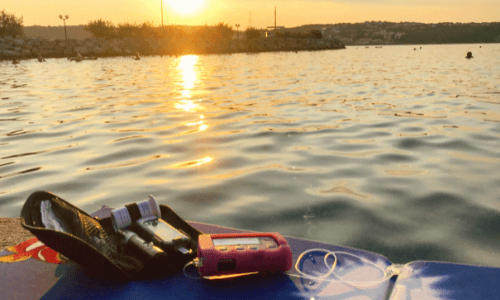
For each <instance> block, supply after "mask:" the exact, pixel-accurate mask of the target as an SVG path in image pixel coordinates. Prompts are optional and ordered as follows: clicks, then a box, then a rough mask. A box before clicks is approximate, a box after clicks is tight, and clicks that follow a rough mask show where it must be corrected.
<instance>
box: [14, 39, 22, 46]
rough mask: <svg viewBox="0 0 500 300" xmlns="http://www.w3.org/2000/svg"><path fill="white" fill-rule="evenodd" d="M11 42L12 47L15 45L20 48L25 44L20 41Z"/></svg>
mask: <svg viewBox="0 0 500 300" xmlns="http://www.w3.org/2000/svg"><path fill="white" fill-rule="evenodd" d="M13 42H14V45H16V46H18V47H22V46H23V45H24V44H25V42H24V40H22V39H14V40H13Z"/></svg>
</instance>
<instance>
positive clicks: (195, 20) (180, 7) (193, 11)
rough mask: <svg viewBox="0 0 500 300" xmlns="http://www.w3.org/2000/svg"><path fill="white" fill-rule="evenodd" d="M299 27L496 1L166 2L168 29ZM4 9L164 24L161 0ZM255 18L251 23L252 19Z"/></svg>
mask: <svg viewBox="0 0 500 300" xmlns="http://www.w3.org/2000/svg"><path fill="white" fill-rule="evenodd" d="M275 6H276V7H277V23H278V24H277V25H281V26H285V27H295V26H300V25H305V24H335V23H357V22H364V21H389V22H400V21H410V22H422V23H439V22H464V23H469V22H499V21H500V5H499V1H498V0H441V1H438V0H411V1H410V0H384V1H382V0H330V1H327V0H323V1H322V0H299V1H291V0H267V1H266V0H239V1H236V0H218V1H217V0H163V22H164V24H165V25H169V24H182V25H205V24H207V25H216V24H217V23H219V22H224V23H227V24H229V25H230V26H233V28H234V25H235V24H237V23H238V24H240V25H241V27H240V30H245V29H246V28H247V27H248V26H249V25H251V26H253V27H257V28H265V27H267V26H271V25H274V7H275ZM0 10H5V11H6V12H7V13H10V14H14V15H15V16H16V17H23V21H24V25H25V26H31V25H42V26H47V25H50V26H58V25H62V23H63V22H62V21H61V20H60V19H59V15H61V14H62V15H69V19H68V20H67V21H66V24H67V25H81V24H87V23H88V22H89V21H92V20H96V19H104V20H106V21H111V22H113V23H114V24H115V25H117V24H119V23H125V22H128V23H138V24H139V23H143V22H145V21H148V22H151V23H153V24H154V25H160V24H161V21H162V19H161V2H160V0H150V1H148V0H140V1H139V0H105V1H104V0H86V1H67V0H19V1H3V4H2V5H0ZM250 15H251V18H250Z"/></svg>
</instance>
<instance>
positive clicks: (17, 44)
mask: <svg viewBox="0 0 500 300" xmlns="http://www.w3.org/2000/svg"><path fill="white" fill-rule="evenodd" d="M343 48H345V46H344V45H343V44H342V43H340V42H339V41H337V40H331V39H315V38H293V37H271V38H257V39H251V40H227V41H214V40H199V41H196V42H193V41H190V42H186V41H183V40H176V39H175V38H173V39H170V40H163V39H159V40H156V39H152V38H145V39H138V38H114V39H110V40H106V39H90V38H88V39H84V40H73V39H69V40H48V39H42V38H27V37H21V36H17V37H16V38H13V37H11V36H5V37H3V38H0V59H14V58H35V57H37V56H38V54H40V55H42V57H44V58H53V57H70V56H75V55H76V54H77V53H80V54H81V55H82V56H101V57H102V56H122V55H131V54H133V53H135V52H139V53H140V54H141V55H151V54H153V55H155V54H165V55H178V54H179V55H180V54H212V53H214V54H217V53H240V52H272V51H304V50H307V51H308V50H325V49H343Z"/></svg>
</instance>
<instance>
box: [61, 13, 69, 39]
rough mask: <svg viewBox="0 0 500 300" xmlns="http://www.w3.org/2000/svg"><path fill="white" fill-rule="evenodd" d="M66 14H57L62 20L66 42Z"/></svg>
mask: <svg viewBox="0 0 500 300" xmlns="http://www.w3.org/2000/svg"><path fill="white" fill-rule="evenodd" d="M68 18H69V17H68V15H65V16H64V17H63V15H59V19H61V20H63V23H64V37H65V38H66V43H68V34H67V33H66V20H67V19H68Z"/></svg>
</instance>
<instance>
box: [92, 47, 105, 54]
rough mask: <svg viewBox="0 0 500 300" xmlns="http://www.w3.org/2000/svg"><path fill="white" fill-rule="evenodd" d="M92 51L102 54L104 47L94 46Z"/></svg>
mask: <svg viewBox="0 0 500 300" xmlns="http://www.w3.org/2000/svg"><path fill="white" fill-rule="evenodd" d="M93 52H94V53H95V54H102V53H104V49H103V48H101V47H95V48H94V51H93Z"/></svg>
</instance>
